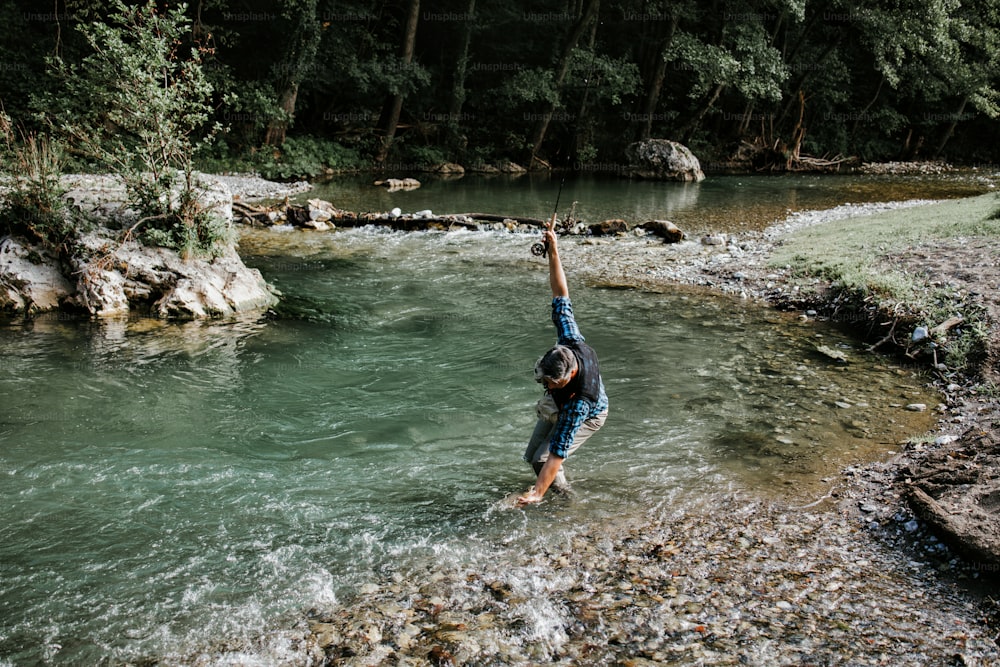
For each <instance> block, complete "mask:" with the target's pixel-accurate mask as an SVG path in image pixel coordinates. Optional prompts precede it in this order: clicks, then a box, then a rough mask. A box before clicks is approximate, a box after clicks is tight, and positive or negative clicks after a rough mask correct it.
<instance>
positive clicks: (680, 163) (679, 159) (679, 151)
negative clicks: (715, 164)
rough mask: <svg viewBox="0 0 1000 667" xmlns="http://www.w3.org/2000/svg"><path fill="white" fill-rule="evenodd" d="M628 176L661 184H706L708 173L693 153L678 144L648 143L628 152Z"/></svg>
mask: <svg viewBox="0 0 1000 667" xmlns="http://www.w3.org/2000/svg"><path fill="white" fill-rule="evenodd" d="M625 157H626V158H627V159H628V167H627V168H626V169H625V172H626V174H627V175H629V176H632V177H636V178H646V179H650V180H657V181H695V182H697V181H703V180H705V173H704V172H703V171H702V170H701V163H700V162H699V161H698V158H696V157H695V156H694V153H692V152H691V150H690V149H689V148H688V147H687V146H684V145H683V144H679V143H677V142H676V141H669V140H667V139H647V140H646V141H637V142H635V143H633V144H630V145H629V147H628V148H626V149H625Z"/></svg>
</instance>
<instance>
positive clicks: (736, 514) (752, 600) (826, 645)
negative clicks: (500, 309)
mask: <svg viewBox="0 0 1000 667" xmlns="http://www.w3.org/2000/svg"><path fill="white" fill-rule="evenodd" d="M929 205H931V204H930V203H928V202H906V203H901V204H887V205H883V204H866V205H858V206H851V205H845V206H841V207H837V208H835V209H832V210H826V211H816V212H808V213H801V214H796V215H793V216H791V217H789V218H788V219H787V220H785V221H783V222H781V223H778V224H776V225H774V226H773V227H772V228H769V229H768V230H766V231H765V232H763V233H760V234H748V235H739V236H721V235H720V236H717V237H714V238H704V239H700V238H699V239H688V240H687V241H685V242H684V243H681V244H674V245H666V244H662V243H659V242H658V241H654V240H651V239H650V238H648V237H635V236H626V237H622V238H609V239H604V238H567V239H566V240H565V242H564V244H563V246H562V248H563V253H562V256H563V259H564V262H565V264H566V267H567V271H568V272H570V273H573V274H575V278H582V279H584V280H586V281H588V282H590V283H591V284H595V285H606V286H616V287H640V288H643V289H649V290H676V289H699V290H700V289H709V290H715V291H722V292H725V293H729V294H733V295H738V296H742V297H745V298H749V299H759V300H762V301H766V302H768V303H770V304H772V305H774V306H775V307H779V308H783V309H793V308H794V309H796V310H797V311H798V312H800V316H801V317H826V318H833V319H836V318H837V317H842V318H843V320H844V322H845V323H851V322H853V324H854V325H856V326H857V325H860V324H862V323H864V322H868V323H870V322H872V321H875V322H878V321H880V320H879V319H878V318H879V316H884V312H883V307H886V305H887V304H886V303H879V302H877V299H874V298H872V299H869V300H867V301H865V299H864V297H862V300H861V302H860V303H856V304H851V303H849V302H848V301H847V299H848V297H849V296H850V294H851V292H850V290H843V289H841V287H842V286H841V285H837V284H836V283H837V281H838V279H836V278H833V277H832V276H833V275H835V274H830V273H828V274H823V273H822V272H820V273H819V274H811V273H809V272H805V271H804V268H805V267H806V266H808V265H809V259H810V257H809V255H808V253H803V252H801V251H802V249H801V248H798V249H797V250H796V247H797V246H796V243H795V242H793V239H794V238H796V237H797V236H798V235H800V234H805V232H806V230H809V229H820V228H822V229H825V230H826V231H828V232H829V231H831V230H833V231H834V232H836V230H838V229H845V228H849V227H850V225H851V224H854V223H858V221H860V220H862V219H864V220H866V221H867V222H866V223H864V224H865V225H870V224H871V220H872V219H871V218H868V217H867V216H871V215H873V214H880V215H890V214H893V212H895V213H894V214H896V215H909V212H911V211H915V210H917V208H916V207H924V206H929ZM933 205H934V206H936V205H937V204H933ZM858 224H860V223H858ZM886 224H888V223H886ZM807 238H808V236H807ZM842 240H843V243H844V248H842V250H844V252H843V253H842V254H844V255H850V253H849V252H847V250H848V248H847V245H848V242H849V237H848V236H843V237H842ZM924 240H925V241H927V242H928V243H930V242H931V240H932V239H931V238H930V237H926V238H925V239H924ZM995 242H996V239H990V238H989V237H982V238H979V237H977V238H975V239H972V240H970V237H968V236H957V237H955V238H953V239H950V240H944V239H940V240H937V241H934V242H933V248H931V247H929V246H926V245H924V246H921V247H917V246H914V245H906V248H905V249H906V251H907V252H899V251H893V252H891V253H890V252H888V250H889V249H888V248H886V251H885V252H883V251H880V254H882V255H884V259H885V261H887V262H890V261H898V262H901V263H902V264H901V265H902V266H905V267H910V268H907V269H906V270H907V271H908V272H910V273H913V269H912V267H913V266H914V264H916V263H922V264H923V265H924V267H925V268H928V267H931V266H932V267H933V271H932V272H931V274H930V276H929V278H927V282H934V281H936V282H940V283H942V284H944V283H948V282H949V281H965V282H964V287H962V286H960V285H957V284H956V285H952V286H951V287H950V289H951V290H952V291H953V292H956V291H959V290H964V292H963V293H964V294H966V295H967V296H969V297H970V298H971V299H972V300H973V301H975V300H977V299H982V298H983V297H984V296H985V297H986V298H989V296H990V295H992V294H993V293H994V292H993V290H995V285H996V283H994V287H989V289H987V287H988V283H980V282H979V281H980V280H981V278H980V277H979V276H981V275H982V274H981V273H977V272H976V271H969V270H968V266H969V264H968V262H970V261H971V260H978V261H979V262H980V263H988V261H989V259H990V258H991V257H996V256H998V254H997V253H996V250H997V248H996V246H995V245H994V244H995ZM809 243H812V241H809ZM816 248H817V249H819V246H816ZM790 250H793V251H794V252H796V253H799V254H800V255H801V256H799V255H796V257H797V259H795V260H794V261H792V259H786V257H787V253H788V252H789V251H790ZM936 250H940V251H941V252H940V253H938V254H935V252H934V251H936ZM920 253H925V254H927V258H924V259H923V260H920V259H919V258H920ZM991 253H992V254H991ZM929 257H934V258H935V259H934V261H933V262H932V261H931V260H930V259H929ZM904 260H905V261H904ZM966 274H967V275H966ZM982 279H985V280H989V278H988V277H987V276H983V278H982ZM855 294H861V293H860V292H856V293H855ZM891 305H893V306H894V307H900V308H902V307H901V306H898V303H897V304H891ZM848 314H849V317H848ZM870 318H875V319H874V320H872V319H870ZM881 321H884V320H881ZM984 321H988V322H992V323H993V324H992V325H991V326H992V329H991V332H992V333H991V335H992V337H993V338H994V339H995V338H996V329H995V322H996V320H995V319H994V320H984ZM910 336H911V334H910V333H909V332H906V334H905V335H904V334H903V333H902V328H901V332H900V335H899V336H898V337H897V338H898V340H896V341H895V342H894V343H893V342H892V341H889V342H886V343H884V344H883V345H881V346H880V347H879V350H880V351H885V352H888V351H889V348H890V347H891V344H899V345H900V346H901V347H902V350H903V351H904V352H905V351H906V347H907V345H906V339H907V338H908V337H910ZM883 338H884V336H883ZM890 343H891V344H890ZM915 361H916V360H915ZM919 363H920V365H921V366H923V367H925V368H928V369H929V370H931V366H930V365H928V364H927V363H926V361H925V360H920V362H919ZM937 372H938V374H937V376H936V378H935V379H934V380H933V381H935V382H937V383H938V384H939V387H940V388H941V389H942V392H943V396H944V405H945V407H944V408H943V409H942V411H941V412H940V415H939V416H940V422H939V432H937V433H931V434H926V436H925V437H917V438H915V439H914V440H912V441H910V442H908V443H899V447H898V448H897V451H896V453H895V454H893V455H892V457H891V458H889V459H888V460H883V461H876V462H873V463H869V464H864V465H855V466H851V467H849V468H847V469H845V470H843V471H842V473H841V474H840V475H838V476H835V477H831V478H829V479H827V480H826V481H827V482H828V483H829V484H830V490H829V491H828V492H827V493H826V494H824V495H823V496H822V497H819V498H810V499H795V500H790V501H787V502H780V501H762V500H760V499H756V498H746V497H740V496H734V495H723V496H718V497H715V498H713V499H712V501H711V502H710V503H708V504H698V505H682V506H677V507H674V508H673V509H670V510H664V511H661V512H657V513H655V514H651V515H650V516H648V517H647V518H645V519H641V520H631V521H608V522H606V523H601V524H600V525H596V524H595V525H588V526H582V527H580V528H579V529H578V530H577V531H576V532H575V533H574V535H573V537H572V538H571V539H569V540H568V541H567V543H566V544H565V546H564V547H563V548H553V547H551V546H549V547H539V548H538V549H537V550H535V551H533V552H530V553H523V552H512V551H511V550H510V549H508V548H506V547H505V545H503V544H497V545H496V553H497V556H496V558H495V560H494V565H492V566H487V567H485V568H484V567H482V564H479V563H477V564H476V566H475V568H469V567H465V566H463V564H461V563H458V564H448V563H440V564H437V565H433V566H428V567H427V569H425V570H422V571H419V572H415V571H405V570H403V569H398V570H396V571H388V572H380V573H378V574H377V575H373V576H372V580H371V582H370V583H369V584H368V585H367V586H364V587H362V589H361V590H359V591H358V592H357V595H356V597H352V598H350V599H344V600H343V601H341V603H340V604H337V605H335V606H333V607H330V608H325V609H315V610H311V611H310V612H309V613H308V614H307V618H304V619H303V620H301V621H300V622H299V623H297V624H295V627H294V628H292V629H289V630H288V631H287V632H288V634H287V641H288V642H289V645H291V646H294V647H295V650H294V652H295V654H296V656H297V658H296V660H297V661H298V664H303V662H304V661H310V662H311V664H358V665H360V664H392V663H406V664H468V663H494V664H518V665H521V664H523V665H527V664H539V663H549V662H552V663H563V664H595V665H596V664H629V665H644V664H713V665H714V664H751V665H770V664H801V663H803V662H812V663H816V664H844V663H846V664H852V665H868V664H872V665H874V664H894V665H925V664H967V665H974V664H992V663H993V662H997V661H1000V649H998V647H997V644H996V641H995V640H996V638H997V618H998V609H997V607H996V605H995V603H994V602H993V599H992V598H991V597H990V596H991V595H995V593H996V591H997V590H998V588H997V585H996V578H995V574H996V567H995V564H994V562H993V561H990V560H987V559H976V558H970V557H968V556H966V557H960V556H959V555H958V553H957V552H956V551H953V550H952V549H951V548H949V547H948V546H946V545H945V544H944V543H942V542H941V541H939V539H938V537H936V536H935V534H934V532H933V531H932V530H931V525H930V524H929V523H928V522H927V521H926V520H925V519H926V518H927V517H926V516H923V515H920V514H919V513H918V512H916V511H914V509H913V506H912V505H911V504H910V502H909V495H910V486H909V485H908V484H907V479H908V478H911V479H912V478H913V477H914V476H915V475H917V474H919V472H915V471H919V470H920V469H921V467H922V466H924V465H925V464H927V463H928V462H931V461H934V460H936V459H939V458H940V457H942V456H944V457H945V458H948V457H947V454H946V452H947V451H948V450H949V449H952V450H954V447H955V446H956V443H964V444H962V445H959V446H961V447H963V448H964V451H965V454H964V456H965V458H962V459H959V457H957V456H956V457H953V458H954V459H955V460H956V461H962V462H964V464H968V463H972V462H974V461H975V457H976V456H979V455H980V454H979V452H976V451H973V449H974V447H973V446H974V444H975V443H973V442H971V441H970V440H969V438H970V437H972V435H971V434H974V433H976V432H977V429H978V430H979V431H980V432H983V433H987V432H990V431H991V429H992V421H991V420H994V417H993V416H992V415H995V414H996V412H995V410H996V402H995V401H991V400H989V396H987V395H984V394H983V393H982V392H981V390H982V388H983V387H985V386H986V385H984V384H983V382H982V381H980V380H978V379H975V378H972V377H964V376H963V375H962V374H961V373H958V372H952V371H950V370H948V369H947V368H945V369H940V368H939V369H938V371H937ZM929 380H930V375H929ZM953 438H957V439H953ZM551 502H553V503H554V502H560V501H558V500H553V501H551ZM547 510H548V508H530V509H529V510H527V511H526V521H528V522H534V521H535V520H540V521H544V520H545V518H544V516H541V515H540V514H539V513H540V512H545V511H547ZM289 664H291V663H289Z"/></svg>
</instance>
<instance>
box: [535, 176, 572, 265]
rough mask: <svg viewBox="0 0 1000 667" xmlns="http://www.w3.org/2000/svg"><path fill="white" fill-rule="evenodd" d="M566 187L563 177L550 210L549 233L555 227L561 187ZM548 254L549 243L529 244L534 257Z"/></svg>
mask: <svg viewBox="0 0 1000 667" xmlns="http://www.w3.org/2000/svg"><path fill="white" fill-rule="evenodd" d="M564 185H566V179H565V177H564V178H563V179H562V180H561V181H560V182H559V192H558V193H557V194H556V206H555V208H554V209H553V210H552V219H551V220H549V226H548V229H549V231H552V230H554V229H555V226H556V214H557V213H559V200H560V199H561V198H562V191H563V186H564ZM548 252H549V242H548V240H546V241H537V242H535V243H532V244H531V254H532V255H534V256H535V257H545V256H546V255H547V254H548Z"/></svg>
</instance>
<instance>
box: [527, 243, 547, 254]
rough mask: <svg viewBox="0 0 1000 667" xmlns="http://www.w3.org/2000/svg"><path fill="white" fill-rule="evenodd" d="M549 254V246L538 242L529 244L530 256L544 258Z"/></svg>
mask: <svg viewBox="0 0 1000 667" xmlns="http://www.w3.org/2000/svg"><path fill="white" fill-rule="evenodd" d="M548 252H549V244H548V243H543V242H542V241H538V242H536V243H532V244H531V254H532V255H534V256H535V257H545V255H547V254H548Z"/></svg>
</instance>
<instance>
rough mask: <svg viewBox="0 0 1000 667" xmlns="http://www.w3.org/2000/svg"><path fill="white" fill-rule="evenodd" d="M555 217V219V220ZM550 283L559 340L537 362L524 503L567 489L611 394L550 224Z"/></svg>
mask: <svg viewBox="0 0 1000 667" xmlns="http://www.w3.org/2000/svg"><path fill="white" fill-rule="evenodd" d="M554 221H555V220H554V216H553V222H554ZM545 247H546V250H547V254H548V259H549V285H550V287H551V288H552V322H553V323H554V324H555V325H556V333H557V334H558V337H559V338H558V343H557V344H556V346H555V347H553V348H552V349H550V350H549V351H548V352H546V353H545V354H544V355H543V356H542V358H541V359H539V360H538V362H537V363H536V364H535V380H536V381H537V382H540V383H541V384H543V385H544V386H545V396H544V397H542V399H541V400H540V401H539V402H538V405H537V406H536V412H537V413H538V422H537V423H536V424H535V430H534V432H533V433H532V434H531V440H530V441H529V443H528V448H527V449H526V450H525V452H524V459H525V461H527V462H528V463H530V464H531V465H532V467H533V468H534V470H535V474H536V475H537V478H536V480H535V485H534V486H533V487H532V488H531V489H530V490H529V491H528V492H527V493H525V494H523V495H521V496H519V497H518V498H517V502H516V505H517V506H518V507H523V506H524V505H529V504H531V503H538V502H541V500H542V498H543V497H544V496H545V492H546V491H548V489H549V487H550V486H554V487H555V488H556V489H557V490H558V489H565V488H567V487H566V477H565V474H564V473H563V470H562V464H563V461H564V460H565V459H566V457H568V456H569V455H570V454H572V453H573V452H575V451H576V450H577V449H579V447H580V445H582V444H583V443H584V442H586V441H587V439H588V438H590V436H592V435H593V434H594V433H596V432H597V430H598V429H599V428H601V426H603V425H604V420H605V419H606V418H607V416H608V397H607V394H605V392H604V382H603V381H602V380H601V369H600V366H599V364H598V361H597V354H596V353H595V352H594V350H593V348H591V347H590V346H589V345H587V344H586V343H585V342H584V338H583V336H582V335H580V329H579V327H577V325H576V320H575V319H574V317H573V304H572V303H570V300H569V288H568V287H567V286H566V274H565V273H563V268H562V263H561V262H560V261H559V248H558V246H557V244H556V235H555V232H553V231H552V224H551V223H550V224H549V229H548V230H547V231H546V232H545Z"/></svg>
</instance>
